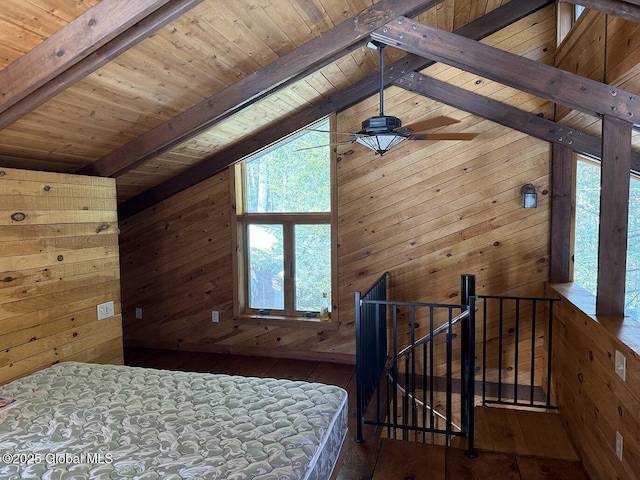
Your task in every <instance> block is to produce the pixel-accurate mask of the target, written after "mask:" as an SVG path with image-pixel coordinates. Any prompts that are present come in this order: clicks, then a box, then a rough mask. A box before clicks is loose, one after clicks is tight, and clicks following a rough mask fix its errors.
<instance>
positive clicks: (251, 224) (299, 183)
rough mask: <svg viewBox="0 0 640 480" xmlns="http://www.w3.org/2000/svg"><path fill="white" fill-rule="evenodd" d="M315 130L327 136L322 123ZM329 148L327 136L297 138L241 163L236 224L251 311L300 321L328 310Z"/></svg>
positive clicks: (316, 134) (303, 134)
mask: <svg viewBox="0 0 640 480" xmlns="http://www.w3.org/2000/svg"><path fill="white" fill-rule="evenodd" d="M314 129H317V130H328V129H329V122H328V120H327V121H324V122H322V123H320V124H318V125H316V126H314ZM329 141H330V139H329V133H325V132H319V131H303V132H301V133H300V134H297V135H295V136H293V137H290V138H288V139H286V140H284V141H282V142H280V143H278V144H277V145H275V146H274V147H272V148H270V149H268V150H266V151H264V152H261V153H260V154H258V155H255V156H253V157H251V158H249V159H247V160H246V161H245V162H244V166H243V199H244V208H243V213H242V215H241V216H240V217H239V221H240V222H241V223H242V225H243V227H244V230H243V232H244V235H245V238H244V242H242V244H243V245H244V248H245V255H246V258H247V262H246V272H245V278H246V285H245V286H244V288H246V293H247V297H248V302H247V307H248V308H249V309H250V310H257V311H259V312H260V311H261V312H262V313H265V311H269V313H274V314H283V315H304V314H305V313H307V314H308V312H319V311H320V309H321V308H322V307H323V306H324V305H323V303H324V302H327V303H328V305H330V304H331V152H330V146H329ZM323 294H326V298H327V300H323ZM274 311H275V312H274Z"/></svg>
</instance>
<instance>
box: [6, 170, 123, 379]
mask: <svg viewBox="0 0 640 480" xmlns="http://www.w3.org/2000/svg"><path fill="white" fill-rule="evenodd" d="M0 205H2V207H0V278H1V279H2V281H1V282H0V349H1V350H2V355H1V356H0V384H1V383H5V382H7V381H9V380H11V379H14V378H17V377H20V376H23V375H26V374H28V373H31V372H33V371H36V370H39V369H42V368H44V367H47V366H49V365H52V364H53V363H56V362H60V361H63V360H76V361H88V362H99V363H122V361H123V358H122V317H121V315H120V269H119V258H118V235H117V230H118V224H117V200H116V189H115V181H114V180H113V179H110V178H91V177H81V176H74V175H65V174H57V173H43V172H33V171H25V170H14V169H9V168H1V169H0ZM108 301H114V304H115V305H114V306H115V313H116V315H115V316H113V317H111V318H108V319H105V320H102V321H98V320H97V308H96V307H97V305H98V304H100V303H104V302H108Z"/></svg>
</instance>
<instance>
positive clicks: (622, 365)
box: [615, 350, 627, 380]
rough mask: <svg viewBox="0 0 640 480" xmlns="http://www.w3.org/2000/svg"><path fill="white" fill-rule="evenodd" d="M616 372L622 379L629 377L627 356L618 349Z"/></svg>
mask: <svg viewBox="0 0 640 480" xmlns="http://www.w3.org/2000/svg"><path fill="white" fill-rule="evenodd" d="M615 368H616V374H617V375H618V376H619V377H620V378H621V379H622V380H626V377H627V357H625V356H624V355H623V354H622V353H620V352H619V351H618V350H616V367H615Z"/></svg>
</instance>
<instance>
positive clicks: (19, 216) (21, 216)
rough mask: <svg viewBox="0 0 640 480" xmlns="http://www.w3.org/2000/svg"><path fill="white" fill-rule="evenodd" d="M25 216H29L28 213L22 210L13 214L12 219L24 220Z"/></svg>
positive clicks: (16, 220)
mask: <svg viewBox="0 0 640 480" xmlns="http://www.w3.org/2000/svg"><path fill="white" fill-rule="evenodd" d="M25 218H27V215H26V214H25V213H22V212H16V213H14V214H12V215H11V220H13V221H14V222H22V221H23V220H24V219H25Z"/></svg>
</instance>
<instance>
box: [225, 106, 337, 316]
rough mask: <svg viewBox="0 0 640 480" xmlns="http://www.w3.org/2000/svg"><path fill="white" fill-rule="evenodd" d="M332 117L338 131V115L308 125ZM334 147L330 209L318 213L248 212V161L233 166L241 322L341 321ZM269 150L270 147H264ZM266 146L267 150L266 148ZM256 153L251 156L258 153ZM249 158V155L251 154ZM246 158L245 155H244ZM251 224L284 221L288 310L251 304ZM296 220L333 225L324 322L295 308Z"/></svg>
mask: <svg viewBox="0 0 640 480" xmlns="http://www.w3.org/2000/svg"><path fill="white" fill-rule="evenodd" d="M327 119H328V120H329V129H330V130H331V131H335V122H336V120H335V115H331V116H329V117H325V118H322V119H320V120H318V121H316V122H314V124H312V125H309V126H308V127H305V128H309V127H311V128H313V126H314V125H315V124H317V123H321V122H323V121H326V120H327ZM303 131H304V129H301V130H298V131H296V132H294V133H293V134H291V135H289V136H287V137H283V138H281V139H279V140H278V141H277V142H274V143H273V144H271V145H270V146H269V147H267V148H268V149H271V148H274V147H277V145H278V144H279V143H281V142H285V141H288V140H289V139H290V138H291V137H293V136H295V135H297V134H299V133H301V132H303ZM334 137H335V135H334V134H331V135H330V142H331V143H334V140H335V138H334ZM327 148H329V151H330V157H329V165H330V178H329V181H330V195H331V199H330V208H331V211H330V212H314V213H248V212H246V211H245V205H246V203H245V192H244V185H245V162H244V161H240V162H238V163H236V164H235V165H232V166H231V167H230V168H231V169H233V170H232V172H231V175H230V178H231V195H232V198H233V199H234V203H233V211H232V219H231V223H232V236H233V239H232V241H233V245H234V246H235V248H234V249H233V283H234V302H233V313H234V319H235V320H237V321H240V322H249V323H251V322H257V323H259V324H267V325H272V324H274V325H278V326H295V327H313V328H316V327H320V326H321V327H322V328H329V329H332V328H337V325H338V324H339V321H338V312H337V306H336V304H337V301H336V297H335V292H336V291H337V288H336V281H337V268H336V266H337V248H336V246H337V233H336V190H337V189H336V152H335V148H331V147H327ZM264 150H267V149H264ZM264 150H263V151H264ZM258 153H259V152H255V153H253V154H252V155H251V156H254V155H256V154H258ZM247 158H249V157H247ZM243 160H244V159H243ZM250 224H280V225H283V233H284V244H283V249H284V257H285V265H284V278H285V281H284V288H285V292H284V297H285V298H284V303H285V309H284V311H274V312H273V313H271V312H269V313H266V312H261V311H260V310H257V309H251V308H249V291H248V289H249V282H248V278H247V277H248V271H247V270H248V263H249V258H248V255H249V252H248V248H247V247H248V246H247V236H248V228H249V225H250ZM296 224H325V225H329V226H330V229H331V234H330V235H331V299H332V308H331V310H332V314H331V318H330V319H329V321H324V322H321V320H320V318H319V317H318V316H316V317H312V316H306V315H305V314H304V312H296V311H295V310H294V309H293V306H294V305H293V304H294V301H295V299H294V295H293V288H294V285H295V278H294V276H293V271H294V265H293V261H294V244H293V237H294V226H295V225H296Z"/></svg>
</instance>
